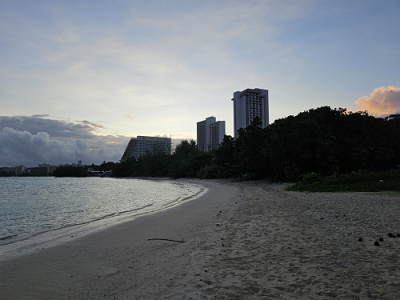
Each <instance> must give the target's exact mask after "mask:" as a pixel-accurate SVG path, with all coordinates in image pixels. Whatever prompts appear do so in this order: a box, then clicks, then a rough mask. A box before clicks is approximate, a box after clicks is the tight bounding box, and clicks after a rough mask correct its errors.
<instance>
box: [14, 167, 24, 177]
mask: <svg viewBox="0 0 400 300" xmlns="http://www.w3.org/2000/svg"><path fill="white" fill-rule="evenodd" d="M24 171H25V166H23V165H19V166H16V167H15V175H16V176H20V175H22V174H23V173H24Z"/></svg>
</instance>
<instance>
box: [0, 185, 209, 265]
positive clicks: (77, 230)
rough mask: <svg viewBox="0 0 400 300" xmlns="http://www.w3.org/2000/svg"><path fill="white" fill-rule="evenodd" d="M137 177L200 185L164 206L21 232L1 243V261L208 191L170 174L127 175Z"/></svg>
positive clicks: (158, 210) (158, 209) (60, 242)
mask: <svg viewBox="0 0 400 300" xmlns="http://www.w3.org/2000/svg"><path fill="white" fill-rule="evenodd" d="M126 179H135V180H147V181H168V182H171V183H174V184H180V183H188V184H190V185H191V186H193V187H195V188H198V189H199V191H197V192H195V193H193V194H192V195H190V196H183V197H179V198H177V199H174V200H172V201H170V202H167V203H164V204H163V205H162V206H158V205H157V206H155V207H153V204H152V205H149V206H146V207H141V208H136V209H133V210H131V211H123V212H118V213H113V214H111V215H109V216H104V217H101V218H99V219H95V220H90V221H87V222H83V223H79V224H73V225H72V224H71V225H68V226H64V227H60V228H54V229H50V230H47V231H42V232H37V233H34V234H30V235H26V236H22V237H20V238H17V239H16V240H15V241H12V240H10V242H9V243H5V244H2V245H0V261H3V260H8V259H12V258H17V257H19V256H24V255H27V254H30V253H32V252H36V251H40V250H43V249H46V248H51V247H54V246H57V245H60V244H64V243H66V242H69V241H70V240H71V238H74V239H75V240H76V239H79V238H82V237H84V236H86V235H90V234H92V233H95V232H98V231H101V230H103V229H104V227H110V226H116V225H118V224H122V223H124V222H129V221H131V220H134V219H135V218H138V217H140V216H144V215H151V214H153V213H157V212H160V211H163V210H166V209H170V208H171V207H174V206H177V205H180V204H182V203H184V202H186V201H192V200H194V199H196V198H197V197H200V196H201V195H203V194H204V193H206V192H207V189H206V188H204V187H203V186H201V185H199V184H194V183H189V182H187V181H184V180H182V181H179V180H178V181H173V180H171V179H167V178H161V179H160V178H156V179H154V178H126Z"/></svg>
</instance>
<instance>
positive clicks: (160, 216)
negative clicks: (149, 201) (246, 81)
mask: <svg viewBox="0 0 400 300" xmlns="http://www.w3.org/2000/svg"><path fill="white" fill-rule="evenodd" d="M187 181H188V182H189V183H190V182H199V183H201V184H202V185H203V184H204V186H206V187H208V188H209V191H208V192H207V193H206V194H204V195H203V196H201V197H199V198H197V199H195V200H194V201H189V202H185V203H182V204H181V205H179V206H175V207H173V208H171V209H168V210H165V211H162V212H158V213H155V214H152V215H151V216H142V217H139V218H137V219H136V220H133V221H129V222H126V223H123V224H120V225H117V226H114V227H110V228H108V229H106V230H104V231H101V232H98V233H95V234H92V235H89V236H86V237H84V238H82V239H80V240H77V241H76V242H73V241H71V242H69V243H66V244H65V245H61V246H57V247H54V248H51V249H45V250H43V251H39V252H37V253H34V254H32V255H30V256H25V257H22V258H18V259H15V260H11V261H6V262H0V269H1V270H2V272H0V294H1V295H4V297H5V298H6V299H28V298H29V297H30V299H32V298H37V299H68V298H70V299H161V298H162V299H190V298H191V299H397V298H398V295H400V284H399V283H398V278H399V277H400V269H399V268H398V266H397V261H398V260H399V250H400V237H399V238H391V237H389V236H388V233H393V234H397V233H399V234H400V219H399V218H398V212H399V211H400V195H388V194H369V193H334V194H330V193H301V192H287V191H284V189H283V188H284V186H285V185H284V184H270V183H266V182H263V181H258V182H235V183H233V182H229V181H226V180H225V181H224V180H191V179H187ZM151 238H167V239H172V240H177V241H179V240H182V239H184V243H176V242H171V241H161V240H152V241H149V240H148V239H151ZM379 238H382V239H383V241H380V245H379V246H375V245H374V243H375V241H377V240H379ZM360 239H361V240H360Z"/></svg>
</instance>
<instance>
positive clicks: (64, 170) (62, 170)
mask: <svg viewBox="0 0 400 300" xmlns="http://www.w3.org/2000/svg"><path fill="white" fill-rule="evenodd" d="M52 175H53V176H55V177H87V176H90V173H89V172H87V170H86V169H85V168H84V167H74V166H61V167H58V168H57V169H55V170H54V171H53V174H52Z"/></svg>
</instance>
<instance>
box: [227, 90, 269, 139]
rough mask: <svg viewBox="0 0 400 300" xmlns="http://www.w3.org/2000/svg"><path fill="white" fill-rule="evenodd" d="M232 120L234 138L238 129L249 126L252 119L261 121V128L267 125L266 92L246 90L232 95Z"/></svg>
mask: <svg viewBox="0 0 400 300" xmlns="http://www.w3.org/2000/svg"><path fill="white" fill-rule="evenodd" d="M232 101H233V120H234V130H235V138H237V135H238V133H237V131H238V130H239V128H245V127H247V126H249V125H250V123H251V121H252V120H253V118H254V117H256V116H258V117H259V118H260V119H261V121H262V128H264V127H267V126H268V125H269V108H268V90H262V89H246V90H244V91H242V92H235V93H233V99H232Z"/></svg>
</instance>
